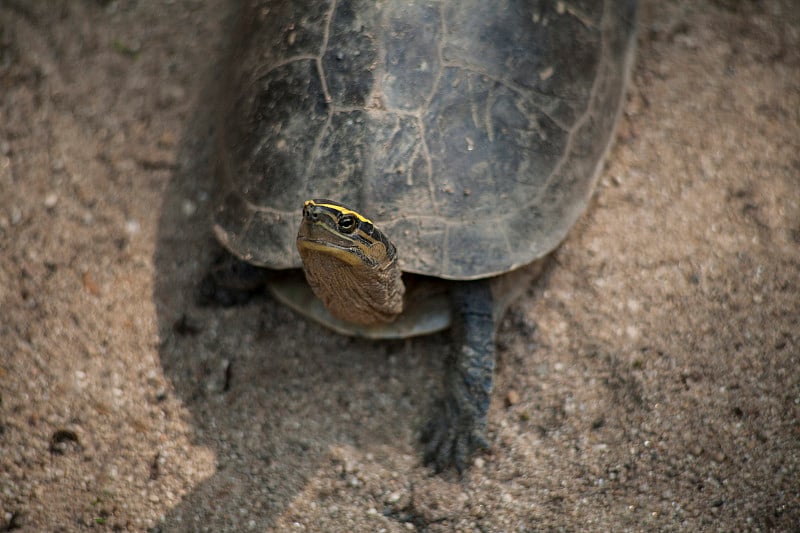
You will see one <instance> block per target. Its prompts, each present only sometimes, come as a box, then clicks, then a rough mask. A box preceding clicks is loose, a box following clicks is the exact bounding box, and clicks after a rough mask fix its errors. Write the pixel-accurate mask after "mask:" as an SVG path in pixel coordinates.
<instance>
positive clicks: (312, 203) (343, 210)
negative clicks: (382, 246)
mask: <svg viewBox="0 0 800 533" xmlns="http://www.w3.org/2000/svg"><path fill="white" fill-rule="evenodd" d="M309 206H319V207H325V208H327V209H331V210H332V211H336V212H338V213H341V214H343V215H353V216H354V217H356V218H357V219H358V220H360V221H361V222H366V223H367V224H372V221H371V220H370V219H368V218H367V217H365V216H364V215H362V214H361V213H359V212H358V211H353V210H352V209H349V208H347V207H345V206H343V205H341V204H337V203H334V202H332V201H331V200H306V202H305V203H304V204H303V207H309Z"/></svg>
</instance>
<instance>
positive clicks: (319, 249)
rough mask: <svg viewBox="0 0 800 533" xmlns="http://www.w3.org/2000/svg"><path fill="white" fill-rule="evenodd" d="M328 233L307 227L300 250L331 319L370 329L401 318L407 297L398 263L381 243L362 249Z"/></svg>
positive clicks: (303, 226)
mask: <svg viewBox="0 0 800 533" xmlns="http://www.w3.org/2000/svg"><path fill="white" fill-rule="evenodd" d="M322 231H324V230H323V229H320V228H317V227H314V225H313V224H309V223H307V222H306V221H303V223H301V227H300V231H299V233H298V235H297V249H298V251H299V252H300V257H301V258H302V260H303V271H304V272H305V275H306V280H307V281H308V284H309V285H310V286H311V288H312V289H313V291H314V294H316V295H317V297H318V298H319V299H320V300H322V302H323V304H325V307H326V308H327V309H328V311H329V312H330V313H331V315H333V316H334V317H336V318H338V319H340V320H344V321H347V322H352V323H355V324H361V325H365V326H369V325H373V324H381V323H388V322H392V321H393V320H394V319H395V318H397V316H398V315H399V314H400V313H401V312H402V311H403V294H404V293H405V286H404V285H403V280H402V278H401V271H400V268H399V267H398V265H397V257H396V256H390V255H387V250H386V246H384V245H383V244H381V243H375V244H372V245H371V246H369V247H365V246H363V245H361V246H358V245H355V244H353V243H352V242H348V241H347V240H345V239H335V238H333V237H332V236H331V235H330V234H329V233H325V234H322Z"/></svg>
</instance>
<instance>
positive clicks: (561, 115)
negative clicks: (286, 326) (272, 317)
mask: <svg viewBox="0 0 800 533" xmlns="http://www.w3.org/2000/svg"><path fill="white" fill-rule="evenodd" d="M636 4H637V2H636V0H603V1H600V0H572V1H562V0H552V1H551V0H539V1H535V0H533V1H531V0H497V1H494V2H486V1H485V0H293V1H265V0H250V1H247V2H244V3H243V6H242V7H241V12H240V13H239V14H238V16H237V18H236V22H235V23H234V31H232V35H233V37H232V40H231V45H230V56H229V58H228V60H227V61H226V70H225V71H224V73H223V75H222V76H220V78H219V81H220V86H221V93H220V95H221V96H220V98H219V102H220V105H219V107H218V110H217V113H218V114H217V119H216V137H215V139H216V141H215V149H214V153H215V166H216V170H215V174H216V178H215V179H216V191H215V196H214V198H215V203H214V207H213V209H212V211H213V214H212V219H213V220H212V226H213V232H214V235H215V237H216V239H217V240H218V241H219V243H221V244H222V247H223V248H224V250H225V254H226V255H227V258H228V260H223V261H221V262H220V263H219V265H223V266H221V267H215V268H214V269H212V271H211V274H210V278H211V280H212V284H213V287H214V290H220V291H222V292H225V291H227V290H246V291H250V290H253V289H254V288H257V287H259V286H260V285H261V284H262V283H265V284H266V285H267V288H268V290H269V291H270V292H271V293H272V294H273V296H274V297H275V298H276V299H277V300H279V301H280V302H283V303H285V304H287V305H289V306H290V307H291V308H293V309H295V310H296V311H297V312H299V313H301V314H303V315H306V316H308V317H311V318H312V319H314V320H316V321H318V322H320V323H322V324H324V325H326V326H328V327H330V328H332V329H334V330H336V331H338V332H340V333H343V334H348V335H356V336H363V337H369V338H374V339H380V338H404V337H411V336H415V335H422V334H428V333H432V332H435V331H440V330H444V329H447V328H449V329H450V330H451V332H452V333H451V338H452V340H451V345H450V346H443V349H442V352H443V355H444V357H445V361H446V372H445V377H444V386H443V387H442V389H443V393H442V395H441V397H440V398H437V399H436V400H435V401H434V402H433V405H432V411H433V413H432V415H431V416H430V421H429V422H428V423H427V424H425V426H424V427H423V428H422V430H421V431H420V433H421V437H422V441H423V443H424V450H423V456H424V462H425V464H429V465H432V466H433V467H434V468H435V469H436V470H437V471H442V470H445V469H448V468H451V467H455V469H456V470H457V471H458V472H459V474H460V473H462V472H463V471H464V470H465V468H466V467H467V466H468V465H469V463H470V459H471V457H472V456H473V455H474V454H476V453H477V452H479V451H480V450H482V449H484V448H486V447H488V446H489V443H488V437H487V414H488V409H489V402H490V398H491V393H492V377H493V369H494V364H495V343H494V332H495V329H496V325H497V323H498V321H499V319H500V318H501V317H502V316H503V313H504V311H505V309H506V307H507V305H508V303H509V302H510V301H511V300H513V298H514V297H516V296H517V295H518V293H519V292H520V291H521V290H524V289H525V287H527V286H529V285H530V280H531V278H532V277H533V276H535V275H536V274H537V273H538V271H539V270H540V269H541V264H542V262H543V260H544V258H545V257H546V256H547V255H548V254H549V253H550V252H551V251H553V250H554V249H555V248H556V247H557V246H558V244H559V243H560V242H561V241H562V240H563V239H564V238H565V236H566V235H567V232H568V231H569V229H570V228H571V227H572V226H573V224H574V223H575V221H576V219H577V218H578V217H579V215H580V214H581V213H582V212H583V211H584V209H585V208H586V206H587V204H588V202H589V199H590V197H591V195H592V193H593V189H594V185H595V182H596V180H597V177H598V175H599V173H600V172H601V170H602V168H603V164H604V159H605V156H606V154H607V152H608V150H609V147H610V145H611V144H612V141H613V139H614V135H615V129H616V124H617V122H618V117H619V115H620V109H621V107H622V103H623V100H624V94H625V88H626V85H627V82H628V79H629V75H630V70H631V64H632V62H633V57H634V49H635V20H636V11H637V5H636Z"/></svg>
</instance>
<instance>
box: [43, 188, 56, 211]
mask: <svg viewBox="0 0 800 533" xmlns="http://www.w3.org/2000/svg"><path fill="white" fill-rule="evenodd" d="M57 203H58V195H57V194H56V193H54V192H51V193H50V194H48V195H47V196H45V197H44V206H45V207H46V208H48V209H51V208H53V207H55V206H56V204H57Z"/></svg>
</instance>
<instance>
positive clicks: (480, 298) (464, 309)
mask: <svg viewBox="0 0 800 533" xmlns="http://www.w3.org/2000/svg"><path fill="white" fill-rule="evenodd" d="M451 300H452V302H453V328H452V333H453V345H452V350H451V353H450V356H449V357H448V366H447V374H446V376H445V393H444V397H443V398H442V399H441V401H440V402H439V403H438V404H437V406H436V412H435V414H434V417H433V418H432V420H431V421H430V422H429V423H428V425H427V426H426V427H425V429H424V431H423V434H422V440H423V442H424V443H426V447H425V464H432V465H433V466H434V467H435V469H436V471H437V472H441V471H442V470H444V469H445V468H447V467H449V466H450V465H453V466H455V467H456V470H457V471H458V473H459V474H461V473H462V472H463V471H464V468H465V464H466V462H467V461H468V460H469V458H470V456H471V455H472V453H473V452H475V451H476V450H478V449H482V448H487V447H488V443H487V441H486V415H487V412H488V410H489V400H490V396H491V392H492V373H493V372H494V357H495V348H494V322H493V319H492V292H491V288H490V286H489V282H488V281H485V280H481V281H466V282H456V283H453V286H452V289H451Z"/></svg>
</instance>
